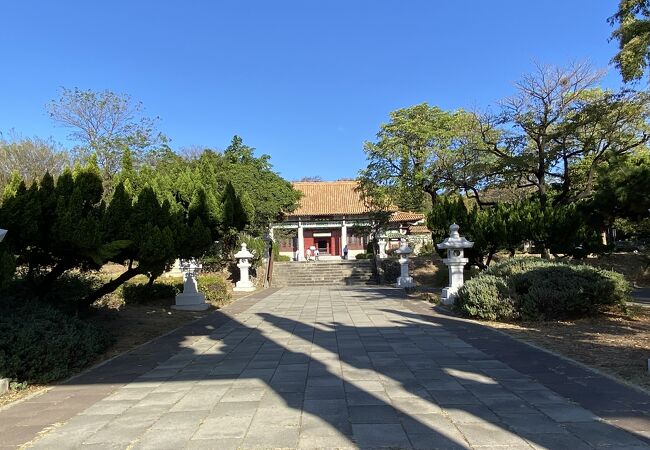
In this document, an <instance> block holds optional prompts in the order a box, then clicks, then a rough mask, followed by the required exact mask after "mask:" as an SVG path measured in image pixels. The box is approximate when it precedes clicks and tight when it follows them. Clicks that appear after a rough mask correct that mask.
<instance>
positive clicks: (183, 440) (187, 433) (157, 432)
mask: <svg viewBox="0 0 650 450" xmlns="http://www.w3.org/2000/svg"><path fill="white" fill-rule="evenodd" d="M198 426H199V422H195V423H194V424H192V426H191V427H189V428H172V429H168V430H167V429H151V430H149V431H147V432H146V433H144V434H143V435H142V436H141V437H140V438H139V439H138V440H137V442H135V443H134V444H132V445H131V447H130V449H131V448H132V449H133V450H176V449H179V448H185V446H186V445H187V443H188V442H189V441H190V438H191V437H192V435H193V434H194V432H195V430H196V428H197V427H198Z"/></svg>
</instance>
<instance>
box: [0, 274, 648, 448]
mask: <svg viewBox="0 0 650 450" xmlns="http://www.w3.org/2000/svg"><path fill="white" fill-rule="evenodd" d="M48 396H49V397H48ZM75 409H76V410H75ZM45 410H50V411H52V412H54V411H61V410H63V411H67V412H66V413H62V414H60V417H58V416H57V417H58V418H57V419H55V420H54V421H57V422H59V423H57V424H55V425H54V426H52V427H50V428H49V429H48V430H46V431H45V432H41V433H40V435H39V436H38V437H37V438H35V439H33V440H32V441H31V442H30V443H29V444H28V445H27V447H31V448H45V449H66V448H83V449H91V448H101V449H112V448H116V449H124V448H133V449H167V448H169V449H182V448H202V449H203V448H204V449H219V450H225V449H230V448H233V449H235V448H305V449H307V448H309V449H312V448H393V449H429V448H431V449H452V448H453V449H455V448H481V449H491V448H503V449H524V448H526V449H529V448H550V449H564V448H570V449H572V450H580V449H588V448H611V449H641V448H650V396H649V395H647V394H644V393H641V392H639V391H635V390H633V389H630V388H628V387H625V386H623V385H620V384H618V383H615V382H613V381H611V380H609V379H607V378H604V377H601V376H598V375H597V374H594V373H593V372H590V371H586V370H584V369H583V368H581V367H579V366H576V365H574V364H571V363H570V362H567V361H566V360H562V359H559V358H557V357H555V356H553V355H550V354H548V353H546V352H541V351H539V350H535V349H533V348H531V347H528V346H526V345H523V344H521V343H519V342H517V341H514V340H512V339H510V338H508V337H506V336H504V335H501V334H499V333H495V332H493V331H490V330H488V329H486V328H484V327H482V326H480V325H476V324H473V323H471V322H467V321H462V320H458V319H455V318H451V317H445V316H440V315H437V314H435V313H433V312H432V309H431V307H430V305H427V304H425V303H422V302H419V303H416V302H413V301H409V300H406V299H404V298H401V295H400V291H397V290H393V289H387V288H374V289H373V288H349V287H348V288H331V289H328V288H307V289H305V288H300V289H292V288H285V289H281V290H278V291H272V290H268V291H265V293H262V294H261V295H257V296H256V297H252V298H249V299H245V300H242V301H240V302H238V303H236V304H235V305H233V306H232V307H230V308H226V310H225V311H224V312H219V313H216V314H214V315H212V316H210V317H209V318H206V319H202V320H201V321H199V322H197V323H195V324H193V325H192V326H188V327H185V328H184V329H181V330H179V331H178V332H176V333H173V334H172V335H169V336H166V337H164V338H162V339H161V340H160V341H159V342H157V343H153V344H150V345H149V346H145V347H143V348H141V349H139V350H137V351H135V352H133V353H132V354H130V355H125V356H124V357H121V358H117V359H116V360H114V361H112V362H110V363H109V364H107V365H106V366H104V367H100V368H98V369H95V370H93V371H91V372H89V373H87V374H85V375H84V376H81V377H79V378H77V379H76V380H72V381H71V382H69V383H67V384H66V385H63V386H59V387H57V388H55V389H53V390H52V391H50V392H48V393H47V394H45V395H43V396H41V397H40V398H39V397H37V398H35V399H32V400H30V401H27V402H24V403H23V404H20V405H18V406H17V407H14V408H10V409H8V410H5V411H0V445H5V446H7V447H9V446H15V445H16V444H21V443H22V442H21V439H23V442H24V436H26V435H27V434H29V433H31V434H36V432H37V431H38V430H37V429H38V428H39V427H42V426H43V423H45V422H42V421H40V422H39V420H37V418H39V417H43V415H44V413H43V411H45ZM77 410H78V411H77ZM39 411H40V412H39ZM65 416H67V417H65ZM604 419H607V420H604ZM34 423H35V424H36V425H34ZM3 427H4V428H3ZM21 427H22V429H21ZM623 428H624V429H625V430H627V431H625V430H624V429H623ZM21 433H22V434H21ZM3 441H4V442H3Z"/></svg>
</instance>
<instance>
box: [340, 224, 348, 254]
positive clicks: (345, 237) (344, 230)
mask: <svg viewBox="0 0 650 450" xmlns="http://www.w3.org/2000/svg"><path fill="white" fill-rule="evenodd" d="M347 244H348V224H347V223H345V217H344V218H343V224H342V225H341V257H343V247H345V246H346V245H347Z"/></svg>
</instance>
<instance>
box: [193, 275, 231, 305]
mask: <svg viewBox="0 0 650 450" xmlns="http://www.w3.org/2000/svg"><path fill="white" fill-rule="evenodd" d="M198 285H199V292H202V293H203V294H204V295H205V300H206V301H207V302H208V303H210V304H211V305H212V306H214V307H216V308H220V307H222V306H225V305H226V304H228V302H229V301H230V292H229V291H228V283H227V282H226V280H224V278H223V276H221V275H219V274H214V273H210V274H205V275H199V279H198Z"/></svg>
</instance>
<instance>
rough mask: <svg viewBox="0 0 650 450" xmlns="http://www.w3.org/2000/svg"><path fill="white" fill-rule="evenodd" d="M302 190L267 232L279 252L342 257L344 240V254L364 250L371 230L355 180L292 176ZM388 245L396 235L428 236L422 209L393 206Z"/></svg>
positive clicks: (413, 238) (297, 257)
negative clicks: (313, 251)
mask: <svg viewBox="0 0 650 450" xmlns="http://www.w3.org/2000/svg"><path fill="white" fill-rule="evenodd" d="M293 187H294V188H295V189H297V190H299V191H300V192H302V194H303V197H302V198H301V199H300V205H299V206H298V208H297V209H296V210H295V211H293V212H291V213H289V214H287V215H286V218H285V220H284V221H283V222H282V223H275V224H272V225H271V235H272V236H273V239H274V240H275V241H276V242H277V243H278V244H279V247H280V254H281V255H286V256H289V257H291V259H292V260H298V261H303V260H304V259H305V252H306V250H307V249H309V248H317V249H318V251H319V253H320V258H321V259H340V258H342V256H343V252H344V247H345V246H346V245H347V248H348V258H354V257H355V256H356V255H357V254H359V253H364V252H365V251H366V246H367V244H368V241H369V238H370V236H369V235H368V227H369V226H370V225H371V217H370V212H371V211H370V209H369V208H368V207H367V206H366V204H365V203H364V201H363V200H362V198H361V196H360V194H359V193H358V192H357V191H356V187H357V182H356V181H331V182H330V181H318V182H295V183H293ZM385 236H386V239H387V240H388V248H391V247H396V246H397V245H398V243H399V239H400V237H407V239H409V240H411V241H413V243H414V244H415V245H417V244H421V243H423V242H425V241H426V240H427V238H428V239H429V240H430V239H431V233H430V232H429V230H427V228H426V226H425V216H424V215H423V214H420V213H413V212H402V211H395V212H393V213H392V215H391V218H390V221H389V226H388V229H387V230H385Z"/></svg>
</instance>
